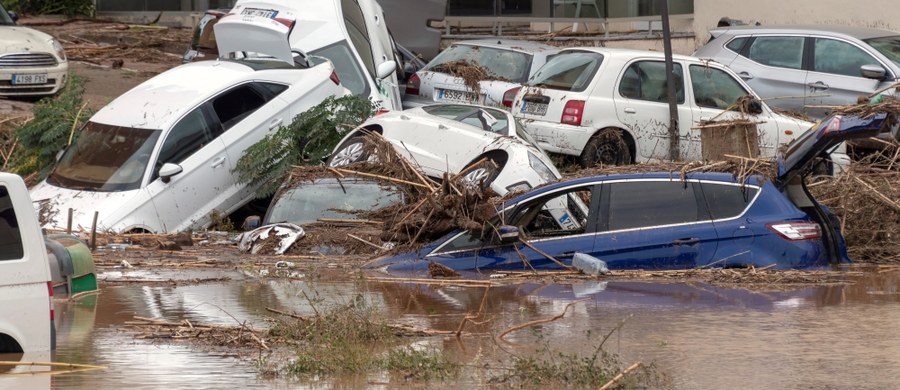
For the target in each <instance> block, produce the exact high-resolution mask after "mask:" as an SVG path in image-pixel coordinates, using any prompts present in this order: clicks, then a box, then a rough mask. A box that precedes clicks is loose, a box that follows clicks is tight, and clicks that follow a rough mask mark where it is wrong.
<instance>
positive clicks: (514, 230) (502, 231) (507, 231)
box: [493, 225, 520, 244]
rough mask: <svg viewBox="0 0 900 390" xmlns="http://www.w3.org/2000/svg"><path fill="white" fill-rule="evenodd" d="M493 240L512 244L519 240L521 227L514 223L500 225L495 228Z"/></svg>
mask: <svg viewBox="0 0 900 390" xmlns="http://www.w3.org/2000/svg"><path fill="white" fill-rule="evenodd" d="M493 232H494V233H493V241H494V242H498V243H501V244H511V243H514V242H518V241H519V237H520V235H519V228H518V227H516V226H512V225H500V226H498V227H497V228H496V229H494V230H493Z"/></svg>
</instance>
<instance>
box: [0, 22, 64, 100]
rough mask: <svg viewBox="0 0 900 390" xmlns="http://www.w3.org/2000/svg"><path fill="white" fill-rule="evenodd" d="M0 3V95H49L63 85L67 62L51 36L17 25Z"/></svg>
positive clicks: (62, 51) (57, 42)
mask: <svg viewBox="0 0 900 390" xmlns="http://www.w3.org/2000/svg"><path fill="white" fill-rule="evenodd" d="M13 16H14V14H13V15H11V14H9V13H7V12H6V10H4V9H3V6H2V5H0V96H49V95H53V94H55V93H57V92H59V90H60V89H62V87H63V86H65V85H66V80H67V79H68V76H69V63H68V60H67V59H66V52H65V51H64V50H63V47H62V45H61V44H60V43H59V41H57V40H56V39H55V38H53V37H52V36H50V35H48V34H45V33H42V32H40V31H37V30H34V29H30V28H28V27H22V26H17V25H16V22H15V20H13Z"/></svg>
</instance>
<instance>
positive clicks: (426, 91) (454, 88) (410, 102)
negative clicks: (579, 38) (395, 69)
mask: <svg viewBox="0 0 900 390" xmlns="http://www.w3.org/2000/svg"><path fill="white" fill-rule="evenodd" d="M558 51H559V49H558V48H556V47H554V46H550V45H545V44H541V43H535V42H529V41H513V40H504V41H498V40H477V41H462V42H456V43H454V44H452V45H450V47H448V48H446V49H444V51H442V52H441V53H440V54H438V55H437V57H434V59H433V60H431V62H429V63H428V64H427V65H425V67H424V68H422V70H419V71H418V72H416V73H415V74H414V75H412V76H410V78H409V80H408V81H407V82H406V94H405V95H404V98H403V107H405V108H410V107H419V106H422V105H427V104H434V103H435V102H437V103H474V104H483V105H486V106H494V107H506V108H507V109H508V108H509V107H512V102H513V98H514V97H515V96H516V92H518V91H519V87H521V86H522V83H524V82H525V81H526V80H528V78H529V77H531V75H533V74H534V73H535V72H536V71H537V70H538V69H539V68H540V67H541V66H542V65H544V63H545V62H547V59H548V58H549V57H550V56H552V55H553V54H556V52H558ZM461 62H465V63H468V64H471V65H473V66H480V67H481V68H482V69H484V70H485V71H487V72H489V73H490V74H489V75H486V76H485V78H484V79H483V80H478V87H479V88H478V89H479V90H478V91H474V90H473V89H472V86H469V85H466V81H465V80H464V79H463V77H460V76H454V75H453V74H451V73H452V72H453V69H447V67H453V66H456V65H458V64H459V63H461Z"/></svg>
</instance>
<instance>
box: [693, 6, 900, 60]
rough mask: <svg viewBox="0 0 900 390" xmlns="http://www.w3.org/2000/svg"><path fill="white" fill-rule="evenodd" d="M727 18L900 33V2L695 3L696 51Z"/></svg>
mask: <svg viewBox="0 0 900 390" xmlns="http://www.w3.org/2000/svg"><path fill="white" fill-rule="evenodd" d="M723 16H727V17H729V18H732V19H739V20H743V21H745V22H751V23H754V22H759V23H761V24H764V25H776V24H840V25H851V26H858V27H876V28H883V29H888V30H895V31H900V1H898V0H864V1H848V0H752V1H745V0H724V1H723V0H694V34H695V35H696V42H695V43H696V48H699V47H700V46H703V44H705V43H706V41H707V40H709V30H710V29H711V28H714V27H715V26H716V23H718V21H719V19H720V18H722V17H723Z"/></svg>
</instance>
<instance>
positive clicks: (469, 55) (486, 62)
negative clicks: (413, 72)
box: [424, 45, 531, 83]
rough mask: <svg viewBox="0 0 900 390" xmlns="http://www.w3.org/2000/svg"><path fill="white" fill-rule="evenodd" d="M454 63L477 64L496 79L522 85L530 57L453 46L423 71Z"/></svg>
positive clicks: (529, 65)
mask: <svg viewBox="0 0 900 390" xmlns="http://www.w3.org/2000/svg"><path fill="white" fill-rule="evenodd" d="M456 61H467V62H470V63H474V64H478V65H480V66H481V67H483V68H484V69H487V70H489V71H490V72H491V73H492V74H493V75H494V76H497V78H502V79H506V80H509V81H512V82H515V83H522V82H524V81H525V80H526V79H527V78H528V72H529V71H530V70H531V55H528V54H525V53H521V52H517V51H512V50H504V49H496V48H491V47H483V46H474V45H453V46H450V47H449V48H447V49H446V50H444V51H442V52H441V54H438V56H437V57H434V59H433V60H431V62H430V63H428V65H427V66H426V67H425V69H424V70H432V69H434V68H436V67H438V66H440V65H444V64H449V63H452V62H456Z"/></svg>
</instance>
